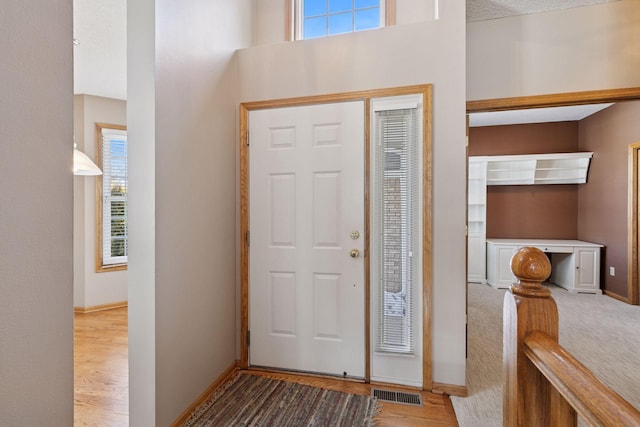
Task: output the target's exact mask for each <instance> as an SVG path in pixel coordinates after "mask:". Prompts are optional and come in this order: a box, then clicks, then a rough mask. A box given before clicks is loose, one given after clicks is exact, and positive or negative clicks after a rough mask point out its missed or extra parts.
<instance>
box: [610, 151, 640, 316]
mask: <svg viewBox="0 0 640 427" xmlns="http://www.w3.org/2000/svg"><path fill="white" fill-rule="evenodd" d="M638 156H640V142H636V143H633V144H630V145H629V172H628V174H627V180H628V184H627V188H628V191H629V195H628V198H627V224H628V225H627V236H629V237H628V246H627V298H625V300H624V301H625V302H627V303H629V304H634V305H638V304H640V301H639V299H640V298H639V297H638V296H639V295H638V294H640V289H639V288H640V283H639V281H638V278H639V273H638V269H639V268H638V267H639V266H638V263H639V261H640V259H639V257H638V244H639V243H640V242H639V241H638V240H639V237H638V233H639V232H640V230H639V228H638V220H639V219H640V218H639V217H638V214H639V212H638V203H640V200H639V198H638V190H640V188H639V186H638V184H639V183H638V181H639V180H640V174H639V173H638V168H639V167H640V164H639V162H638ZM614 295H615V294H614ZM612 298H615V297H612ZM616 299H617V298H616Z"/></svg>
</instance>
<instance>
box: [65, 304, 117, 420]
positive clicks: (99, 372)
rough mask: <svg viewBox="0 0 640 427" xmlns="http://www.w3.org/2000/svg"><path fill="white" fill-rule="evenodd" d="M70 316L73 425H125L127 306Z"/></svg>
mask: <svg viewBox="0 0 640 427" xmlns="http://www.w3.org/2000/svg"><path fill="white" fill-rule="evenodd" d="M74 319H75V325H74V416H73V418H74V425H75V426H76V427H78V426H101V427H123V426H128V425H129V367H128V342H127V341H128V340H127V338H128V334H127V308H126V307H123V308H116V309H112V310H105V311H98V312H95V313H86V314H80V313H76V314H75V316H74Z"/></svg>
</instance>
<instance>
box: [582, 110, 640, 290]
mask: <svg viewBox="0 0 640 427" xmlns="http://www.w3.org/2000/svg"><path fill="white" fill-rule="evenodd" d="M639 117H640V101H629V102H624V103H618V104H616V105H614V106H611V107H609V108H607V109H605V110H603V111H601V112H599V113H597V114H594V115H592V116H590V117H588V118H586V119H584V120H582V121H581V122H580V125H579V142H578V146H579V148H580V150H581V151H593V152H594V155H593V159H592V160H591V165H590V167H589V178H588V182H587V184H584V185H581V186H579V187H580V188H579V192H578V200H579V201H578V212H579V213H578V238H579V239H580V240H586V241H590V242H596V243H600V244H603V245H605V247H606V251H605V252H604V256H603V262H602V268H603V272H602V279H603V280H602V283H601V287H602V289H606V290H607V291H610V292H613V293H615V294H618V295H621V296H625V297H626V296H627V238H628V231H627V228H628V226H627V197H628V195H627V192H628V170H627V168H628V166H627V161H628V158H627V156H628V148H629V145H630V144H632V143H634V142H640V121H639V120H638V118H639ZM610 266H613V267H615V271H616V274H615V277H612V276H610V275H609V267H610Z"/></svg>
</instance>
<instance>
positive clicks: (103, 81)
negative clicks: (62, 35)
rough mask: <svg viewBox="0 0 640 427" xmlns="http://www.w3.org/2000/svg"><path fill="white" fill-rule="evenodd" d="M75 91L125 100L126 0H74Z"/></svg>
mask: <svg viewBox="0 0 640 427" xmlns="http://www.w3.org/2000/svg"><path fill="white" fill-rule="evenodd" d="M73 38H74V39H77V40H78V41H79V42H80V44H78V45H75V46H74V47H73V55H74V60H73V63H74V64H73V72H74V77H73V83H74V91H73V93H75V94H89V95H96V96H104V97H107V98H116V99H127V0H74V1H73Z"/></svg>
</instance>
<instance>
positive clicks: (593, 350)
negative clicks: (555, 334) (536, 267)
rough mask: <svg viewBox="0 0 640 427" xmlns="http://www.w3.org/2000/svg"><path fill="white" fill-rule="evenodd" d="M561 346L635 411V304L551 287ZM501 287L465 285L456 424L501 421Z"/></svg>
mask: <svg viewBox="0 0 640 427" xmlns="http://www.w3.org/2000/svg"><path fill="white" fill-rule="evenodd" d="M551 291H552V294H553V298H554V299H555V300H556V303H557V305H558V312H559V316H560V344H561V345H562V346H563V347H564V348H566V349H567V350H568V351H569V352H571V354H573V355H574V356H575V357H576V358H577V359H578V360H580V362H582V363H583V364H584V365H586V366H587V367H588V368H589V369H591V370H592V371H593V373H594V374H595V375H596V376H597V377H598V378H600V380H601V381H603V382H604V383H605V384H607V385H608V386H610V387H611V388H613V389H614V390H616V391H617V392H618V393H620V394H621V395H622V397H624V398H625V399H627V400H628V401H629V402H630V403H631V404H632V405H634V406H635V407H636V408H638V409H640V392H639V390H640V307H638V306H631V305H628V304H625V303H622V302H619V301H616V300H614V299H612V298H609V297H606V296H600V295H589V294H569V293H568V292H567V291H565V290H564V289H562V288H559V287H557V286H551ZM504 293H505V290H496V289H493V288H491V287H489V286H487V285H481V284H477V283H470V284H469V330H468V346H469V347H468V358H467V389H468V393H469V396H468V397H465V398H461V397H452V398H451V401H452V402H453V407H454V409H455V411H456V416H457V417H458V422H459V423H460V427H492V426H496V427H497V426H501V425H502V301H503V298H504Z"/></svg>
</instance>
